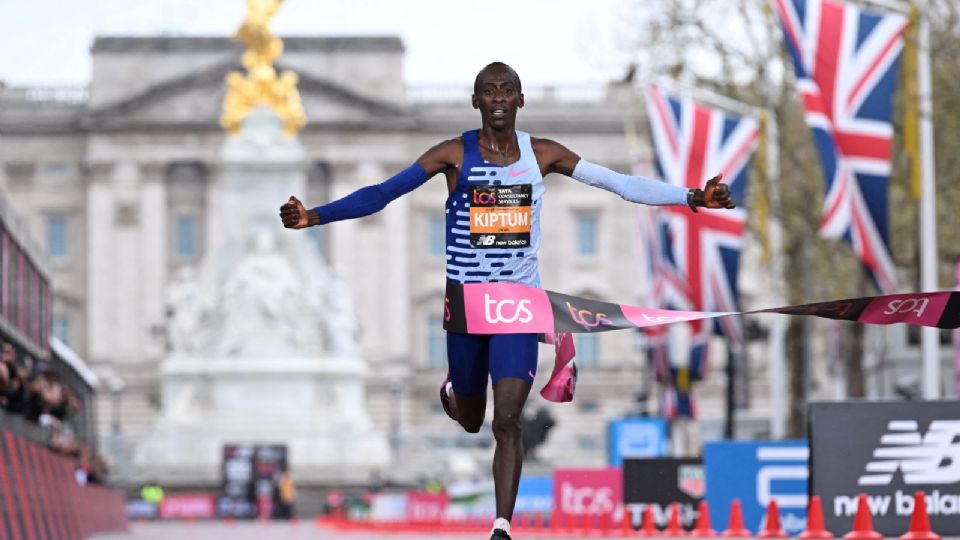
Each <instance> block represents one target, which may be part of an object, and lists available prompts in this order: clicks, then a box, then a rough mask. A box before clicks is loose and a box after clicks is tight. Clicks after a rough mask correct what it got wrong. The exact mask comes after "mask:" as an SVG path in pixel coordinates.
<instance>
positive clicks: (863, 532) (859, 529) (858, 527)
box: [843, 493, 883, 540]
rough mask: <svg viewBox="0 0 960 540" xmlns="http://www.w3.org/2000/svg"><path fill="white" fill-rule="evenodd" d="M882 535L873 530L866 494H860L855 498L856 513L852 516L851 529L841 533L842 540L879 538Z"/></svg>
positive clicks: (874, 539) (879, 539) (877, 539)
mask: <svg viewBox="0 0 960 540" xmlns="http://www.w3.org/2000/svg"><path fill="white" fill-rule="evenodd" d="M882 538H883V535H882V534H880V533H878V532H877V531H875V530H873V518H872V517H871V516H870V506H869V505H868V504H867V496H866V494H864V493H861V494H860V497H859V498H858V499H857V513H856V515H854V516H853V530H852V531H850V532H848V533H847V534H845V535H843V540H881V539H882Z"/></svg>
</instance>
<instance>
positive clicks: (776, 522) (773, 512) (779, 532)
mask: <svg viewBox="0 0 960 540" xmlns="http://www.w3.org/2000/svg"><path fill="white" fill-rule="evenodd" d="M788 536H789V535H788V534H787V532H786V531H784V530H783V528H782V527H780V509H779V508H777V500H776V499H773V500H771V501H770V504H768V505H767V522H766V524H764V526H763V530H761V531H760V532H759V533H758V534H757V537H758V538H787V537H788Z"/></svg>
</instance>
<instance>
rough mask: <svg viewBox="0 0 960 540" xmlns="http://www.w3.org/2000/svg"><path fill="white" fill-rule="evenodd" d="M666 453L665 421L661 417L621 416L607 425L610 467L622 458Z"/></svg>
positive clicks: (614, 465)
mask: <svg viewBox="0 0 960 540" xmlns="http://www.w3.org/2000/svg"><path fill="white" fill-rule="evenodd" d="M665 455H667V421H666V420H664V419H663V418H622V419H619V420H611V421H610V424H609V425H608V426H607V456H608V460H609V461H608V464H609V465H610V466H611V467H620V466H622V465H623V460H624V459H638V458H655V457H663V456H665Z"/></svg>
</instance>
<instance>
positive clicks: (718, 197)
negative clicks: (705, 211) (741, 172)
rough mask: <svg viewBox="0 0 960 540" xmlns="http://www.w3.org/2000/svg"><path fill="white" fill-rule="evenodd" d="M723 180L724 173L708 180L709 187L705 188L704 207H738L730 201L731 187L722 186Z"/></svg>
mask: <svg viewBox="0 0 960 540" xmlns="http://www.w3.org/2000/svg"><path fill="white" fill-rule="evenodd" d="M721 178H723V173H720V174H718V175H716V176H714V177H713V178H711V179H710V180H707V185H706V186H704V188H703V206H706V207H707V208H727V209H730V208H736V207H737V205H735V204H733V201H732V200H731V199H730V186H728V185H727V184H721V183H720V179H721Z"/></svg>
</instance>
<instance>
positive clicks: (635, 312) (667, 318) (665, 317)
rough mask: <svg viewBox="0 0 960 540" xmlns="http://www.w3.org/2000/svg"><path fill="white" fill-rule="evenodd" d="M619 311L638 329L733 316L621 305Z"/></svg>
mask: <svg viewBox="0 0 960 540" xmlns="http://www.w3.org/2000/svg"><path fill="white" fill-rule="evenodd" d="M620 309H621V310H622V311H623V316H624V317H626V318H627V320H628V321H630V322H631V323H633V324H635V325H637V326H638V327H640V328H646V327H648V326H658V325H661V324H670V323H676V322H684V321H696V320H700V319H709V318H712V317H723V316H725V315H733V313H725V312H710V311H676V310H672V309H657V308H642V307H636V306H625V305H621V306H620Z"/></svg>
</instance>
